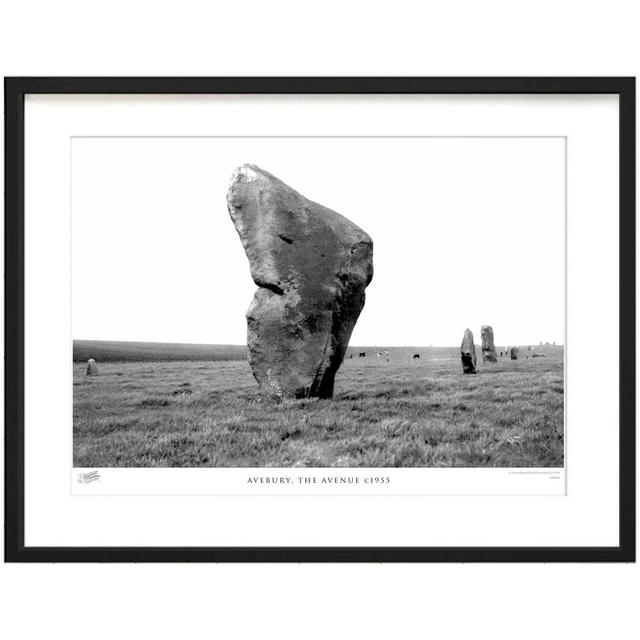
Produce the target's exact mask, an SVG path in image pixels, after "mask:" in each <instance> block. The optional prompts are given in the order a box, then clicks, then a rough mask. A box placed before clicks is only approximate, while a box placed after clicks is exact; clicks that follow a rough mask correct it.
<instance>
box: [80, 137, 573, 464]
mask: <svg viewBox="0 0 640 640" xmlns="http://www.w3.org/2000/svg"><path fill="white" fill-rule="evenodd" d="M565 163H566V152H565V139H564V138H562V137H184V138H182V137H76V138H73V140H72V184H71V190H72V194H71V195H72V334H73V461H74V466H75V467H79V468H105V467H221V468H231V467H236V468H237V467H265V468H292V467H311V468H326V467H338V468H339V467H363V468H370V467H371V468H391V467H404V468H407V467H412V468H424V467H439V468H443V467H446V468H463V467H464V468H478V467H483V468H561V467H564V406H565V403H564V359H565V349H564V344H565V220H566V204H565V203H566V184H565V175H566V173H565V172H566V164H565Z"/></svg>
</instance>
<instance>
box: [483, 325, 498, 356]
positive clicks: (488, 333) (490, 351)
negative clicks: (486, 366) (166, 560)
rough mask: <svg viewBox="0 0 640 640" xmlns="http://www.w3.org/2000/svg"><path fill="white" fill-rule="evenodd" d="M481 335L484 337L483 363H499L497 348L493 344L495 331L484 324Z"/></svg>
mask: <svg viewBox="0 0 640 640" xmlns="http://www.w3.org/2000/svg"><path fill="white" fill-rule="evenodd" d="M480 335H481V336H482V362H498V357H497V356H496V347H495V345H494V344H493V329H492V328H491V327H490V326H489V325H486V324H483V325H482V327H481V328H480Z"/></svg>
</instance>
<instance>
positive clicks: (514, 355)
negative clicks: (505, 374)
mask: <svg viewBox="0 0 640 640" xmlns="http://www.w3.org/2000/svg"><path fill="white" fill-rule="evenodd" d="M519 351H520V350H519V349H518V347H511V349H509V356H510V357H511V359H512V360H517V359H518V352H519Z"/></svg>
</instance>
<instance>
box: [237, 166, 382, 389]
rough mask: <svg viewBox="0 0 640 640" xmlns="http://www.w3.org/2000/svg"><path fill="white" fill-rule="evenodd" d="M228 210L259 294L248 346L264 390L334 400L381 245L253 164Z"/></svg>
mask: <svg viewBox="0 0 640 640" xmlns="http://www.w3.org/2000/svg"><path fill="white" fill-rule="evenodd" d="M227 203H228V207H229V214H230V215H231V219H232V220H233V223H234V225H235V227H236V230H237V232H238V235H239V236H240V240H241V242H242V246H243V247H244V250H245V253H246V254H247V258H248V259H249V266H250V269H251V277H252V278H253V281H254V282H255V283H256V284H257V285H258V287H259V288H258V290H257V291H256V293H255V295H254V298H253V302H252V303H251V305H250V307H249V310H248V311H247V344H248V346H249V364H250V365H251V369H252V371H253V375H254V376H255V378H256V380H257V381H258V386H259V387H260V390H261V392H262V393H264V394H265V395H267V396H271V397H278V398H305V397H320V398H330V397H331V396H332V395H333V384H334V378H335V375H336V371H337V370H338V368H339V367H340V364H341V363H342V360H343V358H344V355H345V353H346V350H347V345H348V344H349V338H350V337H351V332H352V331H353V327H354V326H355V324H356V321H357V320H358V316H359V315H360V312H361V311H362V308H363V307H364V302H365V288H366V287H367V285H368V284H369V283H370V282H371V279H372V277H373V242H372V240H371V238H370V237H369V235H368V234H367V233H365V232H364V231H363V230H362V229H360V228H359V227H357V226H356V225H355V224H353V223H352V222H351V221H349V220H347V219H346V218H344V217H343V216H341V215H340V214H338V213H336V212H335V211H332V210H331V209H327V208H326V207H323V206H322V205H320V204H317V203H315V202H312V201H311V200H307V199H306V198H305V197H303V196H302V195H300V194H299V193H298V192H297V191H294V190H293V189H292V188H291V187H289V186H287V185H286V184H285V183H284V182H281V181H280V180H279V179H278V178H276V177H275V176H272V175H271V174H270V173H267V172H266V171H264V170H263V169H260V168H259V167H256V166H255V165H251V164H245V165H242V166H241V167H239V168H238V169H236V170H235V171H234V173H233V176H232V178H231V185H230V186H229V192H228V194H227ZM363 355H364V353H361V354H360V356H363Z"/></svg>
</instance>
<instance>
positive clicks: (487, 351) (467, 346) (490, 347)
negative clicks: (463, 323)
mask: <svg viewBox="0 0 640 640" xmlns="http://www.w3.org/2000/svg"><path fill="white" fill-rule="evenodd" d="M480 335H481V337H482V349H481V351H482V362H483V363H484V362H498V356H497V354H496V347H495V344H494V341H493V328H492V327H490V326H489V325H482V327H481V328H480ZM519 351H520V350H519V349H518V347H511V348H509V349H507V353H506V355H508V356H509V357H510V358H511V360H517V359H518V353H519ZM500 355H502V352H500ZM460 358H461V360H462V371H463V373H478V368H477V363H476V345H475V343H474V342H473V333H472V332H471V329H465V331H464V336H463V338H462V345H461V346H460Z"/></svg>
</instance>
